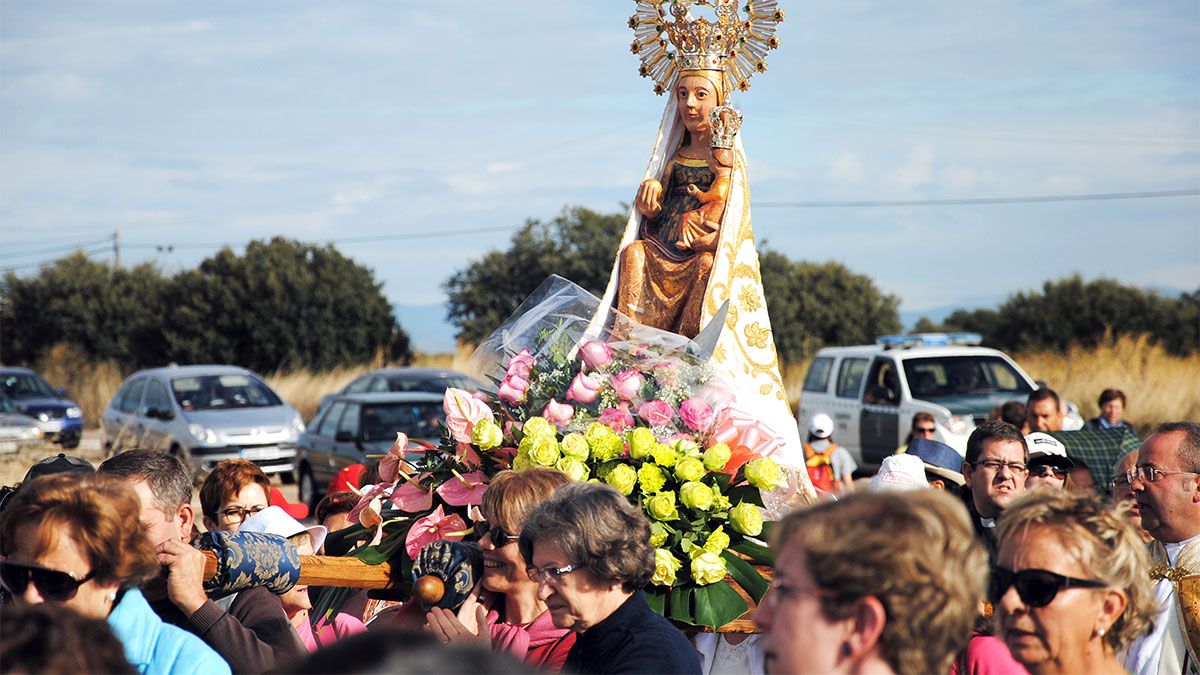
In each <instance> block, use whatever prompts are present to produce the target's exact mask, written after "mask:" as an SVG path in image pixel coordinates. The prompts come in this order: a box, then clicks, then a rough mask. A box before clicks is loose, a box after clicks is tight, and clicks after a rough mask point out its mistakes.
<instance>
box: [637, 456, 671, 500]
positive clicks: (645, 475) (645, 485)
mask: <svg viewBox="0 0 1200 675" xmlns="http://www.w3.org/2000/svg"><path fill="white" fill-rule="evenodd" d="M637 475H638V483H639V484H641V486H642V494H644V495H652V494H654V493H655V492H658V491H659V490H662V489H663V486H664V485H666V484H667V472H666V471H663V470H662V467H660V466H658V465H657V464H650V463H646V464H643V465H642V468H640V469H638V473H637Z"/></svg>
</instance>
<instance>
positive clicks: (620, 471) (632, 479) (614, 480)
mask: <svg viewBox="0 0 1200 675" xmlns="http://www.w3.org/2000/svg"><path fill="white" fill-rule="evenodd" d="M604 482H606V483H608V484H609V485H611V486H613V487H615V488H616V489H617V490H618V491H620V493H621V494H623V495H625V496H629V495H630V494H631V493H633V488H634V486H635V485H637V472H636V471H634V470H633V467H631V466H629V465H628V464H618V465H616V466H614V467H613V468H612V470H611V471H609V472H608V475H607V476H605V477H604Z"/></svg>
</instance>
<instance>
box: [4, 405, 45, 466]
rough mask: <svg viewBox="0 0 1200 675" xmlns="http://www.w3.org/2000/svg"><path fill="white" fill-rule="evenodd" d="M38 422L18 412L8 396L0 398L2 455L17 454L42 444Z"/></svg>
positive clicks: (41, 434)
mask: <svg viewBox="0 0 1200 675" xmlns="http://www.w3.org/2000/svg"><path fill="white" fill-rule="evenodd" d="M43 435H44V434H43V433H42V430H41V428H40V427H38V423H37V420H35V419H33V418H32V417H27V416H25V415H22V414H21V413H19V412H17V408H16V406H14V405H13V404H12V402H11V401H9V400H8V397H6V396H0V454H5V453H10V452H16V451H18V450H23V449H25V448H27V447H32V446H35V445H38V444H39V443H41V442H42V437H43Z"/></svg>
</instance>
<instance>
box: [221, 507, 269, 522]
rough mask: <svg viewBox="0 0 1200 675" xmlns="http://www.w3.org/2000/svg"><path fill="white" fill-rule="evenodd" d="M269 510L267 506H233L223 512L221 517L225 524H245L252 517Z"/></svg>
mask: <svg viewBox="0 0 1200 675" xmlns="http://www.w3.org/2000/svg"><path fill="white" fill-rule="evenodd" d="M265 508H267V507H266V506H251V507H250V508H242V507H240V506H231V507H229V508H227V509H225V510H224V511H222V512H221V517H222V518H224V519H225V522H227V523H229V524H230V525H232V524H233V523H242V522H245V521H246V519H247V518H249V517H250V516H252V515H254V514H256V513H258V512H259V511H262V510H263V509H265Z"/></svg>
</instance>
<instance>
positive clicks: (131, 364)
mask: <svg viewBox="0 0 1200 675" xmlns="http://www.w3.org/2000/svg"><path fill="white" fill-rule="evenodd" d="M0 322H2V324H0V325H2V326H3V331H0V333H2V337H0V340H2V342H0V350H2V351H3V354H4V360H5V361H6V362H13V363H31V362H33V361H34V360H35V359H36V358H37V357H38V355H39V354H41V353H42V352H43V351H44V350H45V349H46V348H48V347H49V346H50V345H52V344H55V343H69V344H74V345H76V346H78V347H79V348H81V349H83V350H84V351H85V352H86V353H87V354H88V355H89V356H91V357H93V358H95V359H99V360H112V361H115V362H117V363H119V364H121V365H122V366H124V367H127V368H141V367H147V366H157V365H163V364H165V363H166V362H168V361H171V360H174V361H177V362H180V363H232V364H237V365H241V366H244V367H247V368H251V369H254V370H259V371H271V370H277V369H280V368H283V367H304V368H309V369H314V370H323V369H328V368H332V367H335V366H339V365H348V364H358V363H363V362H366V361H370V360H371V359H373V358H375V357H376V355H377V352H380V351H382V352H383V355H384V356H386V357H388V358H389V359H390V360H394V361H403V360H407V359H408V358H409V357H410V356H411V353H410V350H409V343H408V335H407V334H406V333H404V331H403V330H401V329H400V327H399V326H398V325H397V324H396V320H395V317H394V315H393V314H392V309H391V306H390V305H389V304H388V302H387V300H386V298H384V297H383V293H382V290H381V285H380V284H379V283H377V282H376V281H375V279H374V277H373V275H372V273H371V272H370V270H367V269H366V268H363V267H361V266H359V265H357V264H356V263H354V261H352V260H350V259H349V258H346V257H345V256H343V255H342V254H341V253H339V252H338V251H337V250H336V249H334V248H333V247H332V246H324V247H319V246H312V245H308V244H302V243H300V242H296V241H292V240H288V239H283V238H276V239H272V240H271V241H270V242H253V243H251V244H250V245H249V246H247V248H246V252H245V254H244V255H241V256H239V255H237V254H236V253H234V252H233V251H232V250H231V249H229V248H225V249H223V250H221V251H219V252H218V253H216V254H215V255H214V256H212V257H210V258H208V259H206V260H204V261H203V262H202V263H201V264H200V266H199V268H198V269H194V270H186V271H183V272H180V273H179V274H177V275H175V276H174V277H169V278H168V277H164V276H163V275H162V274H161V273H160V272H159V271H158V270H157V269H156V268H155V267H154V266H153V265H150V264H148V263H147V264H143V265H139V266H137V267H134V268H131V269H120V270H113V269H112V268H111V267H109V266H108V265H106V264H103V263H98V262H95V261H93V260H90V259H88V258H87V257H86V256H84V255H83V254H76V255H74V256H71V257H68V258H63V259H61V260H58V261H56V262H55V263H54V264H53V265H50V266H48V267H44V268H43V269H42V270H41V272H40V273H39V274H38V275H36V276H31V277H27V278H19V277H17V276H16V275H14V274H12V273H10V274H8V275H7V276H6V277H5V279H4V282H3V285H2V286H0Z"/></svg>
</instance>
